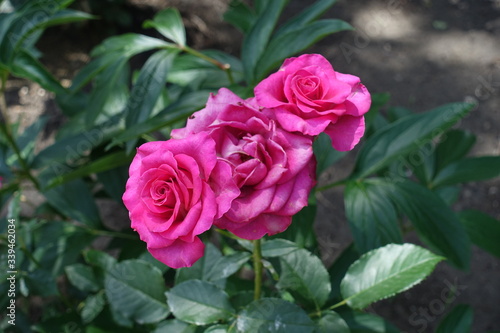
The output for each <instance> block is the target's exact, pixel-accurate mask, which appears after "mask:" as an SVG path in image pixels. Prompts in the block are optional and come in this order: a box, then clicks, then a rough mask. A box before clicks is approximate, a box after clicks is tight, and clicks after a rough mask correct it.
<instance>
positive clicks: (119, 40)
mask: <svg viewBox="0 0 500 333" xmlns="http://www.w3.org/2000/svg"><path fill="white" fill-rule="evenodd" d="M167 46H169V43H167V42H165V41H163V40H161V39H158V38H153V37H149V36H145V35H140V34H134V33H127V34H123V35H119V36H113V37H109V38H107V39H105V40H104V41H103V42H102V43H101V44H99V45H98V46H96V47H95V48H94V49H93V50H92V53H91V55H92V57H100V56H104V57H107V56H108V54H109V55H113V56H114V57H116V56H117V55H121V56H124V57H126V58H129V57H132V56H134V55H136V54H138V53H142V52H146V51H150V50H153V49H159V48H164V47H167Z"/></svg>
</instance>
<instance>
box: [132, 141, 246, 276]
mask: <svg viewBox="0 0 500 333" xmlns="http://www.w3.org/2000/svg"><path fill="white" fill-rule="evenodd" d="M129 175H130V178H129V179H128V181H127V186H126V191H125V193H124V194H123V202H124V203H125V206H126V207H127V209H128V210H129V212H130V213H129V215H130V220H131V221H132V228H134V229H135V230H136V231H137V232H138V233H139V235H140V237H141V239H142V240H143V241H144V242H146V243H147V248H148V251H149V252H150V253H151V254H152V255H153V257H155V258H156V259H158V260H159V261H161V262H163V263H164V264H166V265H168V266H170V267H173V268H179V267H189V266H191V265H192V264H193V263H194V262H195V261H196V260H198V259H199V258H200V257H201V256H202V255H203V251H204V244H203V243H202V242H201V240H200V239H199V238H198V237H197V236H198V235H199V234H201V233H203V232H205V231H207V230H208V229H210V227H211V226H212V224H213V222H214V219H215V218H219V217H221V216H222V215H223V214H224V213H225V212H226V211H227V210H228V209H229V208H230V206H231V201H232V200H233V199H234V198H235V197H236V196H238V195H239V190H238V188H237V187H236V186H235V184H234V181H233V180H232V179H231V167H230V165H229V164H227V163H225V162H224V161H219V160H218V159H217V156H216V154H215V142H214V141H213V140H212V139H211V138H209V137H208V135H207V134H206V133H200V134H196V135H191V136H189V137H186V138H185V139H182V140H169V141H159V142H148V143H145V144H143V145H142V146H140V147H139V148H138V149H137V154H136V156H135V158H134V160H133V161H132V164H131V165H130V170H129Z"/></svg>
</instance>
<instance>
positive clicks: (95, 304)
mask: <svg viewBox="0 0 500 333" xmlns="http://www.w3.org/2000/svg"><path fill="white" fill-rule="evenodd" d="M105 305H106V300H105V299H104V294H103V293H102V292H100V293H98V294H95V295H90V296H89V297H87V298H86V299H85V303H84V305H83V308H82V312H81V313H80V316H81V317H82V321H83V323H85V324H88V323H91V322H92V321H93V320H94V319H95V318H96V317H97V316H98V315H99V314H100V313H101V312H102V310H103V309H104V306H105Z"/></svg>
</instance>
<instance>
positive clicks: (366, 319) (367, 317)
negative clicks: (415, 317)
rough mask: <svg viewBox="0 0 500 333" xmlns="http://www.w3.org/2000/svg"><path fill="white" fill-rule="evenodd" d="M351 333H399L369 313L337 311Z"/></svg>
mask: <svg viewBox="0 0 500 333" xmlns="http://www.w3.org/2000/svg"><path fill="white" fill-rule="evenodd" d="M339 314H340V316H341V317H342V318H344V320H345V322H346V323H347V325H348V326H349V329H350V330H351V333H400V332H399V330H398V329H397V328H396V327H394V326H393V325H392V324H391V323H389V322H387V321H385V320H384V319H383V318H382V317H379V316H377V315H374V314H371V313H365V312H358V311H352V310H343V311H339Z"/></svg>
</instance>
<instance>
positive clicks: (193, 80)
mask: <svg viewBox="0 0 500 333" xmlns="http://www.w3.org/2000/svg"><path fill="white" fill-rule="evenodd" d="M201 53H202V54H204V55H206V56H208V57H210V58H213V59H215V60H217V61H219V62H221V63H223V64H228V65H229V66H230V68H231V74H232V76H233V80H234V81H235V82H240V81H241V80H243V73H242V71H243V69H242V65H241V62H240V60H239V59H237V58H235V57H233V56H231V55H229V54H227V53H224V52H221V51H216V50H206V51H202V52H201ZM167 80H168V82H171V83H175V84H178V85H180V86H189V87H190V88H192V89H193V90H200V89H211V90H212V89H213V90H214V91H216V90H218V89H219V88H220V87H223V86H229V85H230V84H231V83H230V81H229V78H228V75H227V73H226V72H225V71H223V70H221V69H220V68H219V67H217V66H215V65H214V64H212V63H210V62H208V61H206V60H205V59H201V58H199V57H196V56H194V55H191V54H182V55H180V56H178V57H176V58H175V60H174V64H173V66H172V68H171V70H170V72H169V75H168V78H167Z"/></svg>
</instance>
